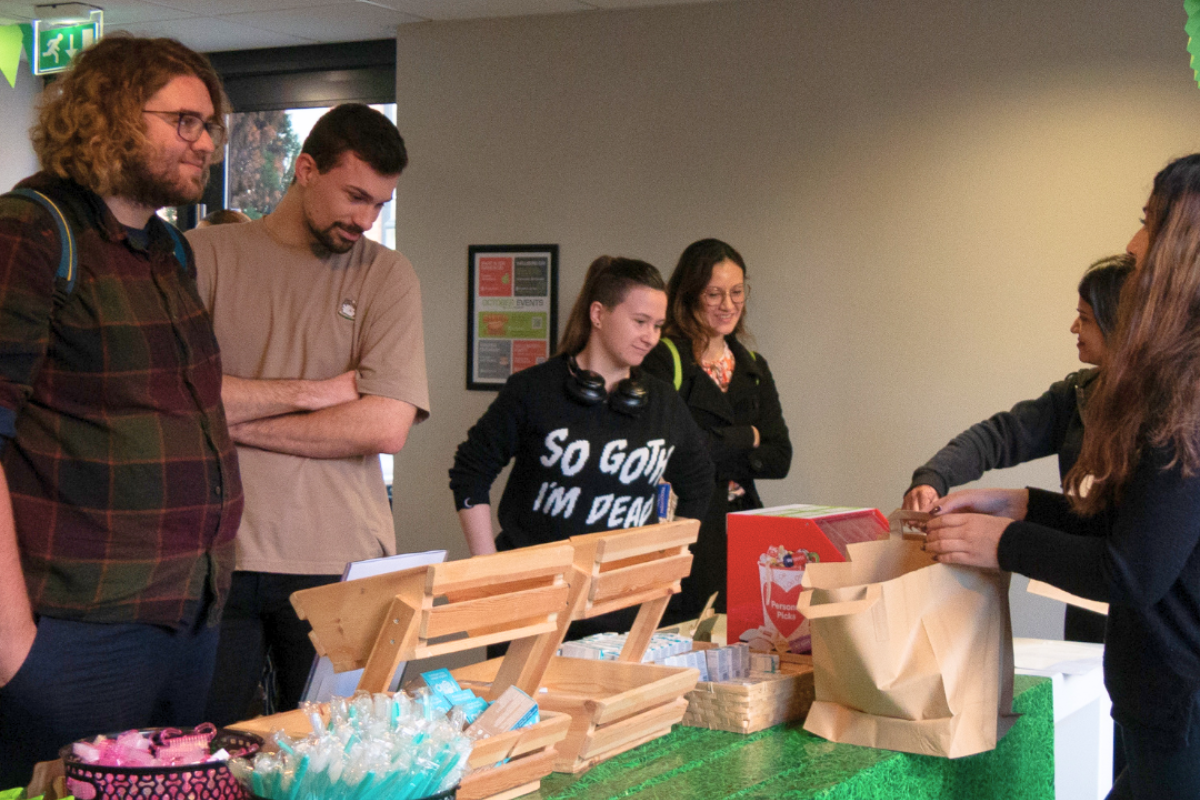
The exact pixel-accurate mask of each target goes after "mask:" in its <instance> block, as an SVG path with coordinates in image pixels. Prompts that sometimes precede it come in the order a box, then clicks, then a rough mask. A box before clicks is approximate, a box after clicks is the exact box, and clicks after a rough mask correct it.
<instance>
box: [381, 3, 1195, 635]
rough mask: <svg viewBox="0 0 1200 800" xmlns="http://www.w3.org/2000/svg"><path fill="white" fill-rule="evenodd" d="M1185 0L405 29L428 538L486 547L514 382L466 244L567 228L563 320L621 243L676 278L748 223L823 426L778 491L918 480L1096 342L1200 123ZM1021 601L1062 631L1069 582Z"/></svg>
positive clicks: (864, 495)
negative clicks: (1093, 267) (499, 438)
mask: <svg viewBox="0 0 1200 800" xmlns="http://www.w3.org/2000/svg"><path fill="white" fill-rule="evenodd" d="M1084 6H1086V8H1087V9H1089V11H1090V13H1086V14H1085V13H1084V11H1083V10H1082V8H1083V7H1084ZM1184 22H1185V15H1184V12H1183V9H1182V7H1181V6H1180V5H1179V4H1178V3H1128V2H1125V0H1099V1H1098V2H1096V3H1089V4H1076V3H1070V4H1067V3H1046V2H1044V0H1009V2H1005V3H1002V4H995V3H963V2H960V1H959V0H910V2H905V3H886V4H885V3H845V2H841V1H840V0H807V1H806V2H803V3H801V2H794V1H793V0H741V2H736V3H711V4H701V5H694V6H683V7H660V8H651V9H644V10H635V11H622V12H597V13H586V14H574V15H555V16H543V17H528V18H515V19H502V20H485V21H473V22H452V23H422V24H417V25H405V26H402V27H401V28H400V30H399V33H398V68H397V86H398V92H397V94H398V97H397V102H398V120H399V123H398V124H399V127H400V130H401V132H402V133H403V134H404V136H405V139H406V141H407V143H408V145H409V152H410V155H411V159H412V164H411V166H410V167H409V169H408V171H407V172H406V173H405V175H404V177H403V178H401V181H400V186H399V192H398V209H397V218H398V224H397V230H398V242H399V248H400V249H401V250H402V251H404V252H405V253H406V254H407V255H408V256H409V257H410V258H411V259H412V261H413V263H414V264H416V266H417V270H418V272H419V273H420V275H421V279H422V282H423V289H424V298H425V320H426V341H427V347H428V357H429V363H430V381H431V393H432V403H433V417H432V419H431V420H430V421H428V422H426V423H425V424H423V425H422V426H420V427H419V428H418V429H417V430H416V431H415V432H414V434H413V435H412V437H411V438H410V441H409V444H408V446H407V448H406V450H405V452H404V453H403V454H402V455H401V456H400V458H399V459H397V466H396V478H397V493H396V496H397V531H398V535H399V537H400V542H401V546H402V547H407V548H411V549H424V548H427V547H434V546H445V547H450V548H451V550H452V555H453V556H461V555H464V554H465V548H464V547H463V545H462V541H461V535H460V533H459V531H458V526H457V522H456V518H455V516H454V511H453V504H452V500H451V496H450V493H449V490H448V489H447V476H446V470H447V468H448V467H449V465H450V462H451V459H452V456H453V452H454V448H455V446H456V445H457V444H458V442H459V441H461V439H462V438H463V435H464V433H465V432H466V429H467V428H468V427H469V426H470V425H471V424H472V423H473V422H474V421H475V419H476V418H477V417H478V416H479V415H480V414H481V413H482V412H483V410H484V408H485V407H486V405H487V403H489V402H490V401H491V399H492V397H493V395H492V394H490V393H480V392H467V391H465V389H464V386H465V359H466V356H465V348H466V342H465V315H466V253H467V246H468V245H469V244H486V243H520V242H528V243H543V242H557V243H559V244H560V245H561V256H562V265H561V290H560V310H561V312H562V315H563V316H565V313H566V310H567V309H568V308H569V307H570V304H571V302H572V300H573V298H574V296H575V294H576V292H577V290H578V289H579V286H580V283H581V277H582V274H583V271H584V269H585V268H586V265H587V264H588V263H589V262H590V261H591V260H592V259H593V258H594V257H596V256H598V255H600V254H602V253H610V254H621V255H629V256H635V257H640V258H645V259H647V260H649V261H651V262H652V263H655V264H657V265H658V266H659V267H660V268H661V269H662V270H663V271H664V273H668V274H669V272H670V269H671V268H672V267H673V265H674V261H675V259H676V258H677V257H678V254H679V252H680V251H681V250H682V248H683V247H684V246H685V245H686V244H688V243H689V242H691V241H693V240H695V239H697V238H700V237H703V236H717V237H720V238H723V239H726V240H727V241H729V242H731V243H732V244H733V245H734V246H736V247H737V248H739V249H740V250H741V252H742V254H743V255H744V256H745V257H746V260H747V264H748V272H749V274H750V279H751V281H752V283H753V285H754V294H753V296H752V299H751V301H750V320H749V321H750V324H751V327H752V329H753V331H754V333H755V334H756V335H757V340H758V349H759V350H761V352H763V353H764V354H765V355H766V357H767V358H769V359H770V362H771V366H772V368H773V370H774V372H775V375H776V377H777V380H778V384H779V389H780V393H781V395H782V398H783V406H784V413H785V416H786V418H787V421H788V423H789V425H790V427H791V430H792V438H793V443H794V444H795V448H796V457H795V461H794V463H793V467H792V474H791V475H790V477H789V478H788V479H787V480H784V481H777V482H767V483H765V484H764V485H763V487H762V488H763V494H764V496H765V499H766V500H767V502H768V503H772V504H773V503H783V502H819V503H839V504H854V505H870V506H876V507H879V508H881V509H883V510H884V511H885V512H886V511H888V510H890V509H892V508H894V507H895V506H896V505H898V503H899V500H900V497H901V494H902V492H903V490H904V489H905V488H906V487H907V484H908V479H909V475H910V473H911V471H912V469H913V468H914V467H916V466H917V465H918V464H920V463H921V462H923V461H924V460H925V459H926V458H927V457H928V456H929V455H931V454H932V453H933V452H934V451H935V450H936V449H937V448H938V447H940V446H941V445H942V444H944V443H945V442H946V441H947V440H948V439H949V438H950V437H951V436H953V435H954V434H956V433H957V432H959V431H960V430H962V429H963V428H965V427H966V426H967V425H969V424H971V423H973V422H976V421H978V420H979V419H982V418H983V417H985V416H987V415H989V414H991V413H993V412H994V411H997V410H999V409H1002V408H1007V407H1008V406H1010V405H1011V404H1012V403H1013V402H1015V401H1017V400H1020V399H1022V398H1026V397H1031V396H1034V395H1036V394H1038V393H1040V392H1041V391H1043V390H1044V389H1045V388H1046V387H1047V386H1048V385H1049V384H1050V383H1051V382H1052V381H1054V380H1056V379H1059V378H1061V377H1063V375H1065V374H1066V373H1067V372H1069V371H1071V370H1072V369H1074V368H1075V367H1076V366H1077V362H1076V360H1075V349H1074V338H1073V337H1072V336H1071V335H1070V334H1069V333H1068V332H1067V328H1068V326H1069V325H1070V324H1071V321H1072V319H1073V316H1074V312H1073V309H1074V306H1075V302H1076V296H1075V291H1074V287H1075V283H1076V282H1077V280H1078V278H1079V275H1080V273H1081V272H1082V270H1083V269H1084V267H1085V266H1086V265H1087V264H1088V263H1089V262H1090V261H1092V260H1094V259H1095V258H1097V257H1100V256H1103V255H1106V254H1109V253H1113V252H1117V251H1120V250H1122V249H1123V248H1124V245H1125V242H1126V241H1127V240H1128V238H1129V236H1130V235H1131V234H1132V233H1133V231H1134V229H1135V228H1136V227H1137V224H1138V223H1137V220H1138V217H1139V210H1140V208H1141V206H1142V204H1143V202H1144V200H1145V198H1146V195H1147V192H1148V189H1149V186H1150V180H1151V178H1152V176H1153V174H1154V172H1155V171H1156V170H1158V169H1159V168H1161V167H1162V165H1163V164H1164V163H1165V162H1166V161H1167V159H1169V158H1170V157H1172V156H1176V155H1182V154H1184V153H1188V152H1191V151H1193V150H1197V149H1200V90H1198V89H1197V86H1196V83H1195V82H1194V80H1193V76H1192V72H1191V70H1190V68H1189V66H1188V60H1189V57H1188V54H1187V51H1186V45H1187V36H1186V34H1185V33H1184V30H1183V25H1184ZM987 482H988V483H989V484H991V485H1021V484H1025V483H1035V484H1039V485H1043V486H1048V487H1053V486H1055V485H1056V483H1057V472H1056V468H1055V465H1054V464H1053V463H1051V462H1050V461H1046V462H1045V463H1040V464H1037V465H1032V466H1028V467H1024V468H1019V469H1017V470H1013V471H1009V472H1004V473H999V474H995V475H993V476H991V477H990V478H989V479H988V481H987ZM499 489H500V485H499V484H498V485H497V487H496V489H495V490H494V491H493V499H494V500H497V501H498V499H499ZM1039 602H1040V601H1039ZM1014 608H1015V614H1016V616H1017V619H1018V625H1017V629H1018V632H1019V633H1022V634H1024V635H1042V636H1053V635H1056V634H1057V633H1058V632H1059V630H1060V624H1061V623H1060V620H1061V615H1060V614H1059V613H1058V611H1057V609H1056V608H1055V607H1054V606H1052V605H1049V604H1048V601H1047V604H1046V605H1039V604H1038V603H1034V602H1032V601H1029V600H1026V598H1025V596H1024V595H1023V594H1022V595H1019V596H1014Z"/></svg>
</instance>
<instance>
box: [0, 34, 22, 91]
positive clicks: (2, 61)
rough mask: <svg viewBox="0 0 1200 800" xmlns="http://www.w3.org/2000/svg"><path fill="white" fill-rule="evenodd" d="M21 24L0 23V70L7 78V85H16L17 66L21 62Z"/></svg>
mask: <svg viewBox="0 0 1200 800" xmlns="http://www.w3.org/2000/svg"><path fill="white" fill-rule="evenodd" d="M22 27H23V26H21V25H0V72H3V73H4V77H5V78H7V79H8V85H9V86H11V87H14V88H15V87H16V85H17V67H18V66H20V64H21V50H22V49H23V48H24V44H25V35H24V33H23V32H22V30H21V28H22Z"/></svg>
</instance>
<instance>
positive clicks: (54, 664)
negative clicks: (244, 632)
mask: <svg viewBox="0 0 1200 800" xmlns="http://www.w3.org/2000/svg"><path fill="white" fill-rule="evenodd" d="M206 611H207V609H205V608H202V609H200V610H199V611H198V613H197V618H196V619H195V620H194V621H193V622H191V623H190V624H189V625H187V626H185V627H184V628H181V629H179V630H173V629H171V628H165V627H161V626H158V625H145V624H110V623H89V622H73V621H70V620H60V619H53V618H51V617H42V618H41V619H39V620H38V624H37V637H36V638H35V639H34V640H33V649H32V650H30V651H29V656H28V657H27V658H26V659H25V663H23V664H22V665H21V668H20V669H19V670H17V674H16V675H14V676H13V679H12V680H11V681H9V682H8V683H7V684H5V685H4V687H3V688H0V788H3V789H8V788H11V787H15V786H24V785H25V784H27V783H29V780H30V778H31V777H32V773H33V765H34V764H36V763H37V762H39V761H49V760H51V759H55V758H58V750H59V748H60V747H62V746H63V745H65V744H69V743H70V742H72V741H75V740H76V739H83V738H90V737H92V736H95V735H97V734H100V733H116V732H121V731H125V730H129V729H130V728H146V727H163V726H169V727H173V728H191V727H194V726H196V725H198V724H200V723H201V722H203V721H204V716H203V711H204V699H205V696H206V692H207V690H208V685H209V680H210V678H211V676H212V669H213V657H214V655H215V654H216V649H217V629H216V628H215V627H212V628H210V627H208V626H207V624H206V622H205V615H206Z"/></svg>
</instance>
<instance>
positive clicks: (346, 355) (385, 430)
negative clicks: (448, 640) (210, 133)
mask: <svg viewBox="0 0 1200 800" xmlns="http://www.w3.org/2000/svg"><path fill="white" fill-rule="evenodd" d="M406 163H407V156H406V154H405V150H404V142H403V140H402V139H401V138H400V134H399V133H398V132H397V131H396V128H395V126H394V125H393V124H392V123H391V122H390V121H389V120H388V119H387V118H386V117H384V116H383V115H382V114H380V113H379V112H377V111H374V110H372V109H370V108H369V107H367V106H364V105H359V104H347V105H342V106H338V107H337V108H335V109H333V110H331V111H329V112H328V113H327V114H325V115H324V116H323V117H322V118H321V119H320V120H319V121H318V122H317V124H316V125H315V126H314V127H313V130H312V133H311V134H310V135H309V137H308V138H307V139H306V140H305V142H304V146H303V148H302V149H301V153H300V155H299V156H298V157H297V159H296V165H295V180H294V181H293V183H292V185H291V186H290V187H289V189H288V191H287V194H286V195H284V198H283V200H281V201H280V203H279V206H278V207H277V208H276V209H275V210H274V211H273V212H272V213H271V214H269V215H268V216H266V217H264V218H263V219H261V220H257V221H254V222H250V223H244V224H240V225H221V226H216V227H210V228H205V229H202V230H195V231H190V232H189V233H188V240H189V241H190V242H191V245H192V248H193V249H194V250H195V253H196V263H197V269H198V272H199V278H198V281H197V282H198V285H199V289H200V296H201V298H202V299H203V300H204V302H205V305H206V306H207V307H208V308H209V311H210V312H211V314H212V318H213V328H214V330H215V331H216V334H217V341H218V342H219V343H220V346H221V359H222V364H223V369H224V373H225V379H224V384H223V387H222V391H221V397H222V400H223V401H224V403H225V409H226V414H227V416H228V420H229V424H230V432H231V433H232V435H233V439H234V441H235V442H236V443H237V445H238V459H239V464H240V466H241V471H242V480H243V484H244V486H245V492H246V511H245V514H244V516H243V518H242V524H241V527H240V528H239V530H238V540H237V551H238V552H237V571H236V572H235V573H234V578H233V588H232V589H231V592H230V599H229V602H228V603H227V604H226V611H225V618H224V620H223V621H222V625H221V643H220V646H219V649H218V655H217V670H216V675H215V678H214V681H213V685H212V690H211V692H210V696H209V704H208V715H207V719H209V720H210V721H212V722H214V723H216V724H217V725H226V724H229V723H232V722H236V721H238V720H241V719H245V717H246V715H247V711H248V707H249V705H250V703H251V701H252V700H253V697H254V693H255V689H256V687H257V684H258V680H259V676H260V674H261V671H262V665H263V662H264V659H265V658H266V657H267V656H268V655H269V656H270V658H271V662H272V664H273V666H274V668H275V675H276V677H277V680H278V691H279V709H280V710H287V709H290V708H294V707H295V706H296V704H297V703H298V702H299V699H300V696H301V694H302V692H303V690H304V683H305V681H306V679H307V677H308V672H309V668H310V666H311V664H312V660H313V655H314V653H313V648H312V645H311V643H310V642H309V640H308V635H307V634H308V626H307V624H306V623H303V622H301V621H300V620H298V619H297V618H296V615H295V611H294V610H293V609H292V607H291V604H290V602H289V601H288V597H289V595H290V594H291V593H292V592H294V591H297V590H299V589H303V588H308V587H310V586H315V585H320V584H322V583H328V582H331V581H335V580H338V579H339V578H340V576H341V574H342V571H343V569H344V568H345V565H346V562H348V561H357V560H361V559H365V558H375V557H379V556H384V555H391V554H393V553H395V551H396V543H395V533H394V528H393V523H392V515H391V510H390V508H389V505H388V500H387V492H386V489H385V487H384V484H383V477H382V474H381V471H380V466H379V454H380V453H396V452H398V451H400V449H401V448H402V447H404V442H405V439H406V437H407V436H408V432H409V429H410V428H411V427H412V425H413V424H415V423H416V422H419V421H421V420H423V419H424V418H425V417H427V416H428V415H429V412H428V408H429V391H428V387H427V384H426V376H425V345H424V337H423V334H422V326H421V292H420V285H419V283H418V280H417V276H416V273H415V272H414V271H413V268H412V265H411V264H409V262H408V260H407V259H405V258H404V257H403V256H402V255H400V254H399V253H396V252H395V251H393V250H389V249H388V248H386V247H383V246H382V245H379V244H377V243H375V242H372V241H370V240H368V239H366V238H365V237H364V236H363V232H364V231H366V230H367V229H369V228H370V227H371V226H372V225H373V224H374V223H375V220H376V218H377V217H378V216H379V212H380V210H381V209H382V208H383V205H384V204H385V203H386V202H387V201H388V200H390V199H391V197H392V192H393V189H394V188H395V185H396V180H397V178H398V177H399V175H400V172H401V170H403V169H404V166H405V164H406Z"/></svg>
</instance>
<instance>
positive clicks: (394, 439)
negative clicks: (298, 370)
mask: <svg viewBox="0 0 1200 800" xmlns="http://www.w3.org/2000/svg"><path fill="white" fill-rule="evenodd" d="M221 400H222V402H223V403H224V404H225V416H226V419H227V421H228V423H229V432H230V434H231V435H232V437H233V440H234V441H235V442H236V443H238V444H240V445H243V446H246V447H257V448H259V449H261V450H271V451H273V452H277V453H286V454H288V455H294V456H302V457H304V458H346V457H350V456H364V455H376V454H379V453H398V452H400V450H402V449H403V448H404V442H405V441H406V440H407V438H408V432H409V430H410V429H411V428H412V425H413V422H414V421H415V419H416V416H417V407H416V406H414V405H412V404H411V403H406V402H404V401H403V400H395V399H393V398H390V397H381V396H379V395H360V394H359V393H358V386H357V382H356V380H355V373H354V372H353V371H350V372H344V373H342V374H341V375H338V376H337V377H334V378H328V379H326V380H319V381H318V380H249V379H245V378H236V377H233V376H231V375H226V376H225V377H224V379H223V380H222V383H221Z"/></svg>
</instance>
